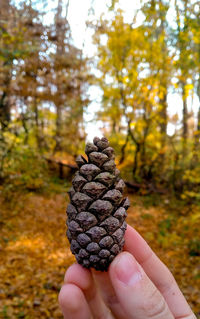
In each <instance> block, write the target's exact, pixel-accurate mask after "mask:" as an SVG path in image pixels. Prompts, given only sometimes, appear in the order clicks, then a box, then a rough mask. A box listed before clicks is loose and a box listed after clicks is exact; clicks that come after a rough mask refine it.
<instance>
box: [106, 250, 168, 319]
mask: <svg viewBox="0 0 200 319" xmlns="http://www.w3.org/2000/svg"><path fill="white" fill-rule="evenodd" d="M109 275H110V278H111V282H112V285H113V288H114V290H115V293H116V295H117V298H118V300H119V302H120V304H121V307H122V308H123V309H124V311H125V313H126V316H127V318H129V319H148V318H151V319H173V318H174V317H173V315H172V313H171V311H170V310H169V308H168V305H167V303H166V301H165V300H164V298H163V296H162V295H161V293H160V292H159V290H158V289H157V288H156V287H155V286H154V284H153V283H152V281H151V280H150V279H149V277H148V276H147V275H146V274H145V272H144V270H143V269H142V267H141V266H140V265H139V264H138V263H137V261H136V260H135V258H134V257H133V256H132V255H131V254H129V253H127V252H122V253H121V254H119V255H118V256H117V257H116V258H115V259H114V261H113V262H112V264H111V265H110V268H109Z"/></svg>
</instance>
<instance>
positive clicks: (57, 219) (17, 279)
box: [0, 194, 200, 319]
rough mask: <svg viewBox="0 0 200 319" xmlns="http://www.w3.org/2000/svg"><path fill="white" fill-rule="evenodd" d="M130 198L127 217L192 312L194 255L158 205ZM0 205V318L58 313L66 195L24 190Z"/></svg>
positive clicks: (65, 257)
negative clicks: (173, 279) (168, 271)
mask: <svg viewBox="0 0 200 319" xmlns="http://www.w3.org/2000/svg"><path fill="white" fill-rule="evenodd" d="M130 197H131V196H130ZM131 199H132V204H133V206H132V208H131V209H129V217H128V222H129V223H130V224H131V225H134V226H135V227H136V229H137V230H139V231H140V233H141V234H142V235H143V236H144V237H145V238H146V240H147V241H148V242H149V243H150V244H151V246H152V247H153V249H154V250H155V251H156V252H157V254H158V255H159V256H160V257H161V259H162V260H163V261H164V262H165V263H166V264H167V265H168V266H169V267H170V269H171V270H172V272H173V273H174V275H175V277H176V279H177V281H178V283H179V284H180V286H181V288H182V290H183V292H184V294H185V296H186V297H187V299H188V301H189V302H190V304H191V306H192V307H193V309H194V310H195V311H196V313H197V312H198V311H200V310H199V309H198V303H200V297H199V295H198V288H199V286H200V278H199V275H198V274H199V270H200V269H199V267H200V266H199V257H197V256H188V249H187V247H186V242H185V240H184V239H183V238H184V236H187V235H185V233H184V232H183V233H181V234H179V232H178V230H176V226H177V223H175V221H174V220H173V219H169V218H171V217H169V213H167V211H166V210H165V209H164V208H162V207H157V208H155V207H154V208H149V209H145V208H144V207H143V205H142V202H141V200H140V199H136V200H135V199H134V198H133V197H131ZM0 204H1V212H0V318H3V319H9V318H26V319H35V318H40V319H43V318H49V319H59V318H62V315H61V313H60V310H59V307H58V302H57V297H58V292H59V289H60V287H61V284H62V280H63V276H64V273H65V271H66V269H67V267H68V266H69V265H70V264H71V263H72V262H73V261H74V258H73V256H72V255H71V253H70V251H69V246H68V242H67V239H66V237H65V232H66V227H65V219H66V216H65V208H66V197H65V196H64V195H54V196H53V197H51V198H48V197H44V196H39V195H33V194H29V195H26V196H24V197H23V198H20V199H19V201H18V203H17V204H16V205H15V206H14V207H12V208H9V209H8V207H7V206H6V205H4V204H2V203H0ZM170 216H171V215H170ZM169 223H171V224H170V227H169V225H168V224H169ZM190 236H191V235H190Z"/></svg>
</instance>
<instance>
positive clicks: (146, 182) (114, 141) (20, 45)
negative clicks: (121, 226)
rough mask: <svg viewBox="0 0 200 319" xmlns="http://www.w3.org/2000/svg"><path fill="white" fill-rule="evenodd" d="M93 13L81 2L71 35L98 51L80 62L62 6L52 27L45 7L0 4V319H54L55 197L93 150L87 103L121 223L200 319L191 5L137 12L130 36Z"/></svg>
mask: <svg viewBox="0 0 200 319" xmlns="http://www.w3.org/2000/svg"><path fill="white" fill-rule="evenodd" d="M71 1H73V0H71ZM96 1H97V0H96ZM104 2H105V3H106V12H105V13H104V14H102V15H101V16H100V17H98V18H97V15H96V12H95V6H94V3H95V0H91V5H90V8H89V10H88V17H87V22H86V26H85V30H82V32H83V33H84V32H86V30H90V33H89V34H90V35H92V39H93V40H92V41H93V45H94V47H95V50H96V51H95V54H94V55H91V56H88V55H87V54H85V53H84V45H85V44H84V43H83V48H82V49H80V48H77V47H76V46H75V44H74V41H73V37H72V32H71V29H70V24H69V21H68V9H69V6H70V0H68V1H67V0H58V1H57V2H56V9H54V10H53V14H54V17H53V19H50V18H48V12H49V11H52V9H51V8H50V7H49V5H48V1H45V0H43V1H37V0H32V1H31V0H29V1H17V0H16V1H15V0H13V1H11V0H0V205H1V206H0V207H1V208H0V234H1V235H0V260H1V262H0V273H1V275H0V300H1V301H0V316H2V318H3V319H9V318H26V319H31V318H51V319H53V318H62V316H61V313H60V311H59V308H58V304H57V295H58V291H59V289H60V286H61V283H62V278H63V275H64V272H65V270H66V267H67V266H68V265H69V264H70V263H71V262H72V261H73V260H74V259H73V257H72V256H71V254H70V252H69V248H68V246H67V245H68V243H67V240H66V238H65V213H64V212H65V207H66V191H67V188H68V187H69V185H70V181H71V177H72V174H73V173H74V172H75V169H76V166H75V158H76V156H77V155H78V154H80V153H83V152H84V146H85V140H86V139H90V138H91V137H90V135H87V132H88V130H87V128H88V120H87V118H88V110H89V109H90V110H91V106H92V105H93V104H92V103H93V98H94V97H93V96H92V95H91V94H90V92H91V91H92V90H94V92H100V93H99V96H98V98H100V99H101V101H100V103H99V107H95V106H94V109H93V110H92V112H93V113H92V119H91V116H90V122H92V123H93V125H97V126H98V123H101V134H102V135H105V136H106V137H107V138H108V139H109V140H110V143H111V145H112V146H113V147H114V148H115V150H116V162H117V165H118V168H119V169H120V171H121V175H122V177H123V178H124V179H125V182H126V185H127V192H128V193H129V197H130V200H131V203H132V207H131V208H130V211H129V217H128V222H129V223H130V224H131V225H133V226H135V227H136V229H137V230H139V231H140V232H141V234H142V235H143V236H144V237H145V239H146V240H147V241H148V242H149V243H150V244H151V246H152V247H153V248H154V249H155V251H156V253H157V254H158V255H159V256H160V257H161V259H162V260H163V261H164V262H165V263H166V264H167V265H168V266H169V267H170V269H171V270H172V272H173V274H174V275H175V277H176V279H177V281H178V283H179V285H180V286H181V289H182V290H183V292H184V294H185V296H186V297H187V299H188V301H189V302H190V304H191V306H192V307H193V309H194V311H195V312H196V314H197V317H198V318H200V307H199V304H200V297H199V294H198V291H199V286H200V275H199V274H200V262H199V261H200V259H199V256H200V231H199V229H200V4H199V2H198V1H196V0H173V1H172V0H171V1H167V0H141V1H140V5H139V8H137V10H135V12H133V20H132V22H131V23H129V22H127V21H126V19H125V18H124V12H123V10H122V8H121V6H120V1H109V0H105V1H104ZM77 10H78V8H77ZM172 13H173V14H172ZM74 19H76V16H74ZM95 90H96V91H95ZM177 96H178V99H177ZM170 97H171V99H173V97H174V106H173V105H172V103H171V105H170V107H169V100H170ZM177 101H179V102H180V101H181V103H179V104H177V103H178V102H177ZM172 109H173V110H172ZM94 127H95V126H94ZM98 132H99V131H98V130H97V133H98ZM93 134H94V135H95V132H93ZM94 135H93V136H94ZM66 247H67V248H66Z"/></svg>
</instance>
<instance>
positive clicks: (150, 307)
mask: <svg viewBox="0 0 200 319" xmlns="http://www.w3.org/2000/svg"><path fill="white" fill-rule="evenodd" d="M168 311H169V309H168V306H167V303H166V302H165V299H164V298H163V296H162V295H161V294H160V292H159V291H158V290H157V289H156V288H155V289H154V290H153V291H152V293H151V294H150V296H149V300H148V302H144V303H143V312H144V314H145V316H146V317H147V318H155V319H156V318H165V317H166V316H167V314H168Z"/></svg>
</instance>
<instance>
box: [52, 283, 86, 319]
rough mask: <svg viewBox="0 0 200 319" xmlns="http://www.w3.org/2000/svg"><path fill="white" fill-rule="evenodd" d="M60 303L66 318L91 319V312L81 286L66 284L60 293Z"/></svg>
mask: <svg viewBox="0 0 200 319" xmlns="http://www.w3.org/2000/svg"><path fill="white" fill-rule="evenodd" d="M58 300H59V304H60V307H61V310H62V313H63V316H64V319H80V318H81V319H90V318H91V312H90V309H89V307H88V303H87V302H86V300H85V297H84V294H83V292H82V291H81V289H80V288H78V287H77V286H75V285H72V284H65V285H63V287H62V288H61V290H60V293H59V297H58Z"/></svg>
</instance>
